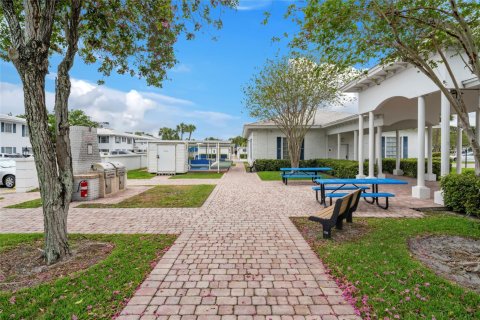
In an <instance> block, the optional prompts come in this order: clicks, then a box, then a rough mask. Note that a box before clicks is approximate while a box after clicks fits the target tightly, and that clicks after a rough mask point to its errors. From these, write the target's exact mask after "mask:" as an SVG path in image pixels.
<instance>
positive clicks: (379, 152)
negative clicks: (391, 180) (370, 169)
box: [376, 126, 385, 179]
mask: <svg viewBox="0 0 480 320" xmlns="http://www.w3.org/2000/svg"><path fill="white" fill-rule="evenodd" d="M382 135H383V134H382V126H378V127H377V146H376V149H377V170H378V173H377V178H380V179H385V175H384V174H383V163H382V161H383V154H382V151H383V150H382Z"/></svg>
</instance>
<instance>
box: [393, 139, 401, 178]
mask: <svg viewBox="0 0 480 320" xmlns="http://www.w3.org/2000/svg"><path fill="white" fill-rule="evenodd" d="M393 175H395V176H403V170H402V169H400V131H398V130H395V169H394V170H393Z"/></svg>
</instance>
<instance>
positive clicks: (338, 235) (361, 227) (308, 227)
mask: <svg viewBox="0 0 480 320" xmlns="http://www.w3.org/2000/svg"><path fill="white" fill-rule="evenodd" d="M290 219H291V220H292V222H293V224H294V225H295V226H296V227H297V229H298V230H299V231H300V233H301V234H302V236H303V237H304V238H305V240H306V241H307V242H308V243H309V244H312V243H315V245H322V243H327V241H333V242H334V243H335V242H338V243H344V242H349V241H354V240H356V239H359V238H361V237H362V236H363V235H365V234H366V233H368V232H369V227H368V225H367V223H366V222H365V221H362V220H358V219H357V220H355V218H354V221H353V223H347V222H345V221H344V223H343V229H342V230H337V229H335V228H332V238H331V239H323V228H322V225H321V224H320V223H317V222H314V221H310V220H308V218H306V217H305V218H304V217H294V218H290Z"/></svg>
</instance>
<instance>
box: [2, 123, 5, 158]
mask: <svg viewBox="0 0 480 320" xmlns="http://www.w3.org/2000/svg"><path fill="white" fill-rule="evenodd" d="M2 132H5V123H3V122H2ZM2 153H3V151H2Z"/></svg>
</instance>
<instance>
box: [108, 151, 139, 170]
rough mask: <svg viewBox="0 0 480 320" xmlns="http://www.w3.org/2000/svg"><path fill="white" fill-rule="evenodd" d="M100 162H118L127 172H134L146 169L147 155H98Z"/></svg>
mask: <svg viewBox="0 0 480 320" xmlns="http://www.w3.org/2000/svg"><path fill="white" fill-rule="evenodd" d="M100 157H101V158H102V162H111V161H118V162H120V163H122V164H123V165H124V166H125V167H126V168H127V170H135V169H140V168H146V167H147V154H119V155H108V156H105V155H100Z"/></svg>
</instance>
